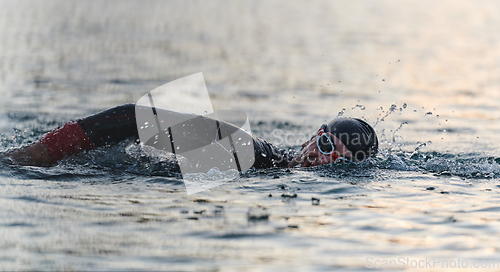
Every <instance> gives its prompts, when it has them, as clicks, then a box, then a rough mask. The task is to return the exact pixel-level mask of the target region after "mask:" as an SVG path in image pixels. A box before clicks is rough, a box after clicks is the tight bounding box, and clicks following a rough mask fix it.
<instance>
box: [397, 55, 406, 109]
mask: <svg viewBox="0 0 500 272" xmlns="http://www.w3.org/2000/svg"><path fill="white" fill-rule="evenodd" d="M398 61H399V60H398ZM407 106H408V105H406V103H404V104H403V109H406V107H407Z"/></svg>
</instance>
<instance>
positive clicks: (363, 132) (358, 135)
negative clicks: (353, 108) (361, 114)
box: [325, 118, 378, 162]
mask: <svg viewBox="0 0 500 272" xmlns="http://www.w3.org/2000/svg"><path fill="white" fill-rule="evenodd" d="M325 131H326V132H329V133H331V134H333V135H335V137H337V138H338V139H339V140H340V141H342V143H343V144H344V145H345V147H346V148H347V149H348V150H349V151H350V152H351V154H352V157H351V159H352V160H354V161H359V162H360V161H364V160H366V159H367V158H369V157H371V156H374V155H375V154H377V152H378V138H377V134H376V133H375V130H374V129H373V128H372V127H371V126H370V125H369V124H368V123H366V122H365V121H363V120H361V119H357V118H337V119H335V120H332V121H330V123H328V125H327V128H326V130H325Z"/></svg>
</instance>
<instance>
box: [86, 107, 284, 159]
mask: <svg viewBox="0 0 500 272" xmlns="http://www.w3.org/2000/svg"><path fill="white" fill-rule="evenodd" d="M77 122H78V124H79V125H80V126H81V127H82V129H83V130H84V131H85V133H86V134H87V136H88V137H89V138H90V140H91V141H92V143H93V144H94V145H95V146H97V147H99V146H104V145H106V144H111V143H117V142H120V141H123V140H125V139H127V138H135V139H139V135H138V131H137V123H136V116H135V105H134V104H126V105H122V106H118V107H115V108H112V109H108V110H105V111H103V112H100V113H97V114H94V115H91V116H88V117H86V118H84V119H80V120H77ZM251 137H252V139H253V146H254V151H255V162H254V164H253V167H255V168H258V169H263V168H271V167H286V166H287V165H288V163H289V162H290V160H291V159H292V158H293V155H292V154H290V153H289V152H288V151H286V150H284V149H280V148H278V147H276V146H274V145H272V144H270V143H268V142H267V141H265V140H262V139H260V138H258V137H255V136H253V135H251Z"/></svg>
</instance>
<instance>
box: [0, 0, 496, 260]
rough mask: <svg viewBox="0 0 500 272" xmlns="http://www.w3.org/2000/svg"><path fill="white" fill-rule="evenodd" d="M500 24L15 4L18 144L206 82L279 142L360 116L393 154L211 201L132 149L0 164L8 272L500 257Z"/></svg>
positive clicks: (294, 142) (482, 16)
mask: <svg viewBox="0 0 500 272" xmlns="http://www.w3.org/2000/svg"><path fill="white" fill-rule="evenodd" d="M499 12H500V5H499V4H498V3H497V2H496V1H488V0H484V1H481V2H480V3H476V2H469V1H440V2H435V1H405V2H401V3H398V2H394V1H376V2H366V1H348V2H331V1H320V2H315V3H314V4H310V3H308V2H299V1H297V2H285V1H273V2H268V1H252V2H225V1H211V2H202V1H195V2H184V1H168V2H167V1H150V2H147V3H144V2H143V1H120V3H119V4H118V3H114V2H104V3H100V2H67V1H43V2H23V1H4V2H2V8H1V9H0V91H1V94H2V99H1V100H0V101H1V102H0V105H1V112H0V114H1V115H0V134H2V136H1V143H2V150H6V149H9V148H13V147H15V146H18V145H22V144H27V143H29V142H32V141H34V140H36V139H37V138H38V137H39V136H40V135H42V134H43V133H45V132H47V131H49V130H51V129H52V128H54V127H56V126H58V125H60V124H62V123H64V122H67V121H68V120H72V119H76V118H80V117H82V116H85V115H87V114H91V113H95V112H97V111H99V110H102V109H105V108H109V107H112V106H116V105H119V104H122V103H129V102H134V101H136V100H137V99H138V98H139V97H140V96H141V95H142V94H144V93H145V92H146V91H149V90H152V89H154V88H155V87H157V86H160V85H162V84H164V83H166V82H169V81H171V80H174V79H177V78H180V77H183V76H186V75H190V74H194V73H197V72H203V74H204V77H205V80H206V83H207V86H208V90H209V92H210V98H211V100H212V102H213V104H214V108H215V109H216V110H233V109H238V110H241V111H243V112H245V113H247V114H248V116H249V118H250V121H251V122H253V124H252V129H253V130H255V131H254V132H255V133H256V134H257V135H258V136H260V137H263V138H265V139H267V140H269V141H270V142H276V143H280V144H282V145H283V146H284V147H286V148H298V146H299V142H300V141H301V140H303V139H307V138H308V137H310V135H311V133H312V132H314V131H316V129H317V128H318V127H319V125H321V124H322V123H323V122H325V121H328V120H330V119H333V118H335V117H337V116H338V115H344V116H356V117H362V118H365V119H367V120H368V122H369V123H371V124H376V127H375V128H376V130H377V132H378V134H379V139H380V141H381V147H382V151H381V153H380V155H379V157H378V158H377V160H376V161H373V162H371V163H369V164H366V165H362V166H359V167H340V168H331V167H320V168H319V169H312V170H311V169H309V170H292V171H285V170H277V169H273V170H265V171H256V172H251V173H247V174H246V175H244V176H243V177H241V178H240V179H239V180H237V181H236V182H232V183H229V184H226V185H224V186H221V187H218V188H216V189H213V190H211V191H209V192H206V193H204V194H203V195H194V196H188V195H186V194H185V192H184V187H183V184H182V182H181V180H180V179H179V177H178V175H175V174H172V173H171V172H170V171H169V164H168V162H166V161H165V158H150V159H148V160H140V159H139V160H138V158H137V157H135V156H140V150H135V147H129V145H130V143H123V144H121V145H118V146H115V147H111V148H108V149H101V150H95V151H92V152H88V153H85V154H80V155H79V156H76V157H74V158H71V159H70V160H68V161H66V162H64V163H63V164H61V165H59V166H56V167H53V168H36V167H14V166H8V165H4V164H2V166H1V170H0V175H1V177H0V180H1V181H0V185H1V186H0V205H1V206H2V209H1V211H0V218H1V219H0V237H1V239H0V267H1V268H2V269H1V270H29V269H45V270H57V269H60V270H72V269H73V270H82V269H85V270H92V269H94V270H103V269H105V270H106V269H114V270H125V269H151V270H155V269H156V270H158V269H164V270H166V269H170V270H203V269H205V270H210V269H214V270H215V269H222V270H223V269H227V270H234V269H241V268H244V267H251V268H255V269H259V268H262V269H276V270H284V269H294V268H295V269H296V270H330V269H332V268H343V269H345V268H353V269H360V270H361V269H363V268H364V267H365V265H366V263H365V260H366V258H368V257H372V258H380V259H382V258H387V256H391V257H397V256H405V257H409V258H414V259H419V258H425V257H436V256H439V257H443V258H466V259H469V260H481V259H498V258H499V256H498V251H499V248H498V246H497V245H498V244H499V243H498V238H497V236H498V235H497V234H498V233H497V232H498V231H497V230H498V220H499V218H498V216H497V212H498V209H499V207H498V205H497V202H498V201H497V200H498V190H499V188H498V186H497V185H498V184H497V183H498V176H499V175H500V169H499V167H500V166H499V164H498V162H499V161H498V148H499V144H498V142H497V135H498V132H499V131H500V127H499V125H498V124H497V122H496V121H497V120H498V119H499V118H500V110H499V106H498V105H499V104H498V103H497V102H496V101H497V100H498V99H499V98H500V97H499V96H500V93H499V92H498V89H499V87H500V76H499V75H500V71H499V69H500V68H499V67H500V66H499V65H498V62H499V60H500V49H499V48H500V46H499V43H500V36H498V35H497V32H498V31H497V28H498V27H497V26H498V25H499V23H500V22H499V20H500V19H499V17H498V16H497V14H498V13H499ZM12 128H15V129H14V130H13V129H12ZM276 129H280V130H281V131H277V130H276ZM285 136H286V137H285ZM285 139H286V140H285ZM138 154H139V155H138ZM313 198H314V199H315V200H313Z"/></svg>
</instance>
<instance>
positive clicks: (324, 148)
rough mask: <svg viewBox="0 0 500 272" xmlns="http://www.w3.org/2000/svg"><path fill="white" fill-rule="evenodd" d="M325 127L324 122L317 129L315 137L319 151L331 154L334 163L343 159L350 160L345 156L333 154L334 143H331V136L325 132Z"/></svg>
mask: <svg viewBox="0 0 500 272" xmlns="http://www.w3.org/2000/svg"><path fill="white" fill-rule="evenodd" d="M326 128H327V126H326V124H323V125H322V126H321V128H320V129H319V130H318V136H319V137H318V138H317V139H316V145H317V146H318V150H319V152H321V153H323V154H325V155H330V156H332V158H333V161H334V162H335V163H338V162H344V161H347V162H351V160H349V159H347V158H344V157H339V156H337V155H335V145H334V144H333V141H332V138H330V136H328V134H327V133H326V132H325V130H326Z"/></svg>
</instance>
